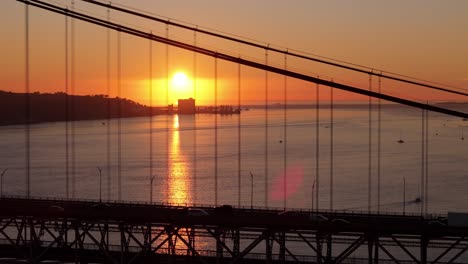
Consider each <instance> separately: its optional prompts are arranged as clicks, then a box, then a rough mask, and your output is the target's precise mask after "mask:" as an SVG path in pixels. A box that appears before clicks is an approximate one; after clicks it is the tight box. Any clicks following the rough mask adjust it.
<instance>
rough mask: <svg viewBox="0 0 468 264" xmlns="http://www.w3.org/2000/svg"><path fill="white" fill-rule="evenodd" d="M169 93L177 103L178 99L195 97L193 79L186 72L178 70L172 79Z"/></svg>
mask: <svg viewBox="0 0 468 264" xmlns="http://www.w3.org/2000/svg"><path fill="white" fill-rule="evenodd" d="M169 94H170V97H171V98H172V100H173V102H174V103H175V104H177V100H178V99H186V98H190V97H193V82H192V80H191V79H190V78H189V77H188V76H187V74H185V73H184V72H182V71H178V72H176V73H175V74H174V75H173V76H172V79H171V87H170V91H169Z"/></svg>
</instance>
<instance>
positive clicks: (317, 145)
mask: <svg viewBox="0 0 468 264" xmlns="http://www.w3.org/2000/svg"><path fill="white" fill-rule="evenodd" d="M318 77H319V76H317V78H318ZM319 95H320V85H319V84H318V83H317V84H316V89H315V186H316V187H315V208H316V209H317V211H318V210H319V185H320V184H319V183H320V181H319V180H320V177H319V176H320V164H319V161H320V139H319V137H320V131H319V128H320V104H319ZM312 188H313V187H312ZM312 191H313V190H312Z"/></svg>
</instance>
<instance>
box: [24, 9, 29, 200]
mask: <svg viewBox="0 0 468 264" xmlns="http://www.w3.org/2000/svg"><path fill="white" fill-rule="evenodd" d="M24 18H25V76H24V80H25V90H26V91H25V93H26V94H25V118H26V133H25V145H26V146H25V163H26V164H25V169H26V175H25V178H26V179H25V180H26V197H29V196H30V194H31V189H30V184H31V182H30V177H31V127H30V122H31V97H30V94H29V93H30V89H29V85H30V84H29V4H28V3H26V5H25V16H24Z"/></svg>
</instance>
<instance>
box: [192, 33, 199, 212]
mask: <svg viewBox="0 0 468 264" xmlns="http://www.w3.org/2000/svg"><path fill="white" fill-rule="evenodd" d="M193 45H194V46H195V47H196V46H197V31H193ZM193 99H194V100H195V102H196V100H197V53H196V52H193ZM196 112H197V110H196V109H195V113H196ZM196 117H197V115H196V114H195V115H194V116H193V172H192V175H193V204H196V203H197V192H198V191H197V118H196Z"/></svg>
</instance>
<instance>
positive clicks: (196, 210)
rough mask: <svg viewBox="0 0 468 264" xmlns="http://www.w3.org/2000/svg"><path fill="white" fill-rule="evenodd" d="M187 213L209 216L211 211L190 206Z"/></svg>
mask: <svg viewBox="0 0 468 264" xmlns="http://www.w3.org/2000/svg"><path fill="white" fill-rule="evenodd" d="M187 215H189V216H207V215H209V213H208V212H207V211H205V210H203V209H200V208H189V209H188V211H187Z"/></svg>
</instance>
